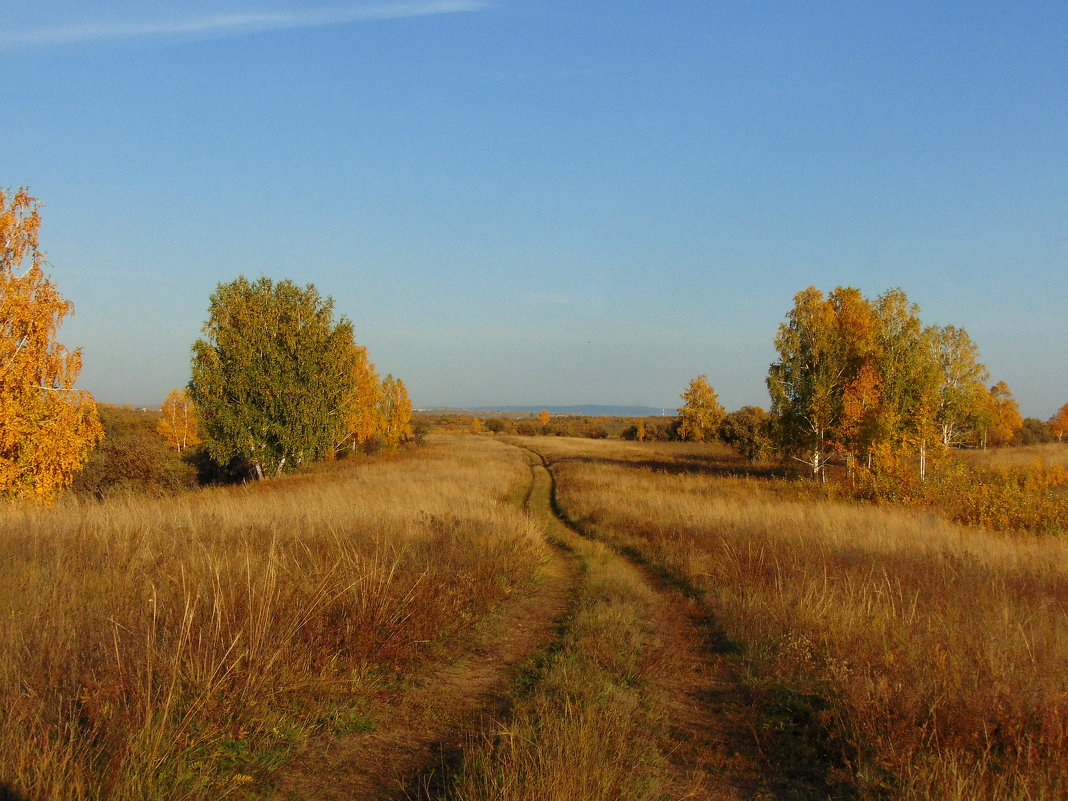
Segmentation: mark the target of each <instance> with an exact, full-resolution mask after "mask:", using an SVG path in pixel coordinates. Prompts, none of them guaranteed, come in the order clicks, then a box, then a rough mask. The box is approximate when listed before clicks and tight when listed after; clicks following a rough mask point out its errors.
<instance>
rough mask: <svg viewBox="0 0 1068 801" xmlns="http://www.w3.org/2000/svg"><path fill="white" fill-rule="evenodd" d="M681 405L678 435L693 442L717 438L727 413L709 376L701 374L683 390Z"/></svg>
mask: <svg viewBox="0 0 1068 801" xmlns="http://www.w3.org/2000/svg"><path fill="white" fill-rule="evenodd" d="M679 397H681V398H682V400H683V404H682V406H681V407H679V417H678V427H677V432H678V437H679V439H681V440H689V441H691V442H709V441H710V440H713V439H715V438H716V434H717V433H718V432H719V426H720V423H722V422H723V417H724V415H725V414H726V412H725V411H724V409H723V407H722V406H721V405H720V403H719V398H718V396H717V395H716V391H715V390H714V389H712V386H711V385H710V384H709V383H708V376H706V375H699V376H697V378H694V379H692V380H691V381H690V383H689V385H688V386H687V387H686V389H685V390H684V391H683V393H682V395H680V396H679Z"/></svg>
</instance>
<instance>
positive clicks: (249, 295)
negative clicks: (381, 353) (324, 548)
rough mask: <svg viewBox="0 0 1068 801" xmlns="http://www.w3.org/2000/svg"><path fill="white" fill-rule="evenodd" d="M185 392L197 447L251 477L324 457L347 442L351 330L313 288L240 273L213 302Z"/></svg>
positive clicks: (352, 348)
mask: <svg viewBox="0 0 1068 801" xmlns="http://www.w3.org/2000/svg"><path fill="white" fill-rule="evenodd" d="M208 314H209V316H208V321H207V323H206V324H205V325H204V329H203V332H204V334H205V338H204V339H201V340H198V341H197V342H196V344H194V346H193V378H192V381H191V382H190V384H189V392H190V396H191V397H192V399H193V402H194V404H195V405H196V408H197V411H198V413H199V415H200V435H201V437H202V439H203V442H204V446H205V447H206V449H207V451H208V453H209V454H210V455H211V457H212V458H213V459H215V460H216V461H217V462H219V463H220V464H223V465H226V464H234V463H235V462H236V463H244V464H246V465H248V466H249V468H250V470H251V472H253V473H254V474H255V475H256V476H257V477H263V476H265V475H278V474H280V473H282V472H284V471H287V470H291V469H294V468H296V467H298V466H299V465H301V464H304V463H306V462H311V461H316V460H319V459H322V458H324V457H325V456H326V455H327V454H328V453H330V452H332V450H333V449H334V448H335V447H336V446H337V445H338V444H339V443H340V442H342V441H343V440H344V438H345V435H346V431H345V426H346V423H347V422H349V420H347V419H346V418H347V417H349V415H347V414H346V412H347V410H348V409H349V407H350V403H351V397H352V381H351V379H352V376H353V375H354V374H355V373H356V372H357V370H358V367H357V365H356V361H357V359H358V356H359V351H358V350H357V348H356V346H355V343H354V342H353V332H352V324H351V323H350V322H349V321H348V320H346V319H344V318H342V319H341V320H340V321H339V322H335V321H334V314H333V301H332V300H331V299H330V298H325V299H324V298H322V297H320V295H319V293H318V292H317V291H316V289H315V287H314V286H312V285H311V284H308V285H307V286H305V287H303V288H301V287H298V286H297V285H295V284H294V283H292V282H291V281H288V280H284V281H279V282H278V283H274V282H272V281H271V279H269V278H266V277H261V278H258V279H257V280H256V281H251V282H250V281H249V280H248V279H246V278H245V277H244V276H241V277H239V278H237V279H236V280H235V281H232V282H230V283H228V284H220V285H219V287H218V289H217V290H216V291H215V293H214V294H213V295H212V296H211V304H210V307H209V310H208Z"/></svg>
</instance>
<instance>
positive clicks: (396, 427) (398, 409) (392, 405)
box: [379, 375, 412, 448]
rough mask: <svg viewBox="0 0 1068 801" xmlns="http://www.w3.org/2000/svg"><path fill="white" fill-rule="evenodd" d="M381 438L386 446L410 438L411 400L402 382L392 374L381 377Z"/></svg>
mask: <svg viewBox="0 0 1068 801" xmlns="http://www.w3.org/2000/svg"><path fill="white" fill-rule="evenodd" d="M379 419H380V421H381V423H380V424H381V433H382V438H383V439H384V440H385V443H386V445H387V446H388V447H391V448H396V447H397V446H399V445H403V444H404V443H406V442H409V441H411V439H412V402H411V401H410V400H409V399H408V389H407V388H406V387H405V386H404V382H403V381H401V380H400V379H399V378H396V379H395V378H394V377H393V376H392V375H387V376H386V377H385V378H384V379H382V394H381V400H380V401H379Z"/></svg>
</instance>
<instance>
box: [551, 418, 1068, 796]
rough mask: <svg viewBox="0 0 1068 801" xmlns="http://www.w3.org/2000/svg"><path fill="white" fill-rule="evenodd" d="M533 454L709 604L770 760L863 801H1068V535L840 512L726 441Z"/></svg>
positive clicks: (839, 505)
mask: <svg viewBox="0 0 1068 801" xmlns="http://www.w3.org/2000/svg"><path fill="white" fill-rule="evenodd" d="M530 442H531V443H532V444H533V446H534V447H536V448H538V449H539V450H541V451H542V452H543V453H545V454H546V455H547V456H548V457H549V458H550V459H551V460H552V461H553V462H554V470H555V472H556V476H557V478H558V482H559V486H558V496H557V499H558V503H559V505H560V507H561V509H562V511H563V512H564V514H565V515H566V516H568V517H569V518H571V519H572V520H573V521H574V522H576V523H577V524H578V525H579V527H580V528H581V529H583V530H585V531H587V532H589V533H591V534H594V535H596V536H598V537H600V538H603V539H604V540H606V541H608V542H610V543H612V544H614V545H616V546H617V547H619V548H621V549H624V550H625V551H628V552H631V553H634V554H635V555H636V556H637V557H638V558H640V559H642V560H645V561H646V562H647V563H649V564H650V565H651V566H652V567H653V568H654V569H660V570H663V571H665V572H666V573H667V574H668V575H669V576H673V577H674V580H676V581H678V582H680V583H681V584H682V585H683V586H685V587H689V588H690V589H691V590H693V591H697V592H700V593H701V594H702V602H703V603H704V604H705V605H706V606H707V609H708V610H709V612H710V613H711V615H712V616H713V618H714V621H715V626H714V628H715V630H716V640H717V643H718V647H719V648H720V649H721V650H722V651H723V652H724V653H727V654H732V656H731V657H730V658H731V659H732V660H734V661H735V664H736V670H737V671H738V674H739V678H740V680H741V681H742V682H743V684H744V686H746V687H747V688H748V691H749V693H750V703H751V705H752V713H753V732H752V734H753V737H754V739H755V740H756V741H757V743H758V744H759V745H760V747H761V748H762V750H763V751H764V753H765V755H766V757H767V759H768V760H769V761H771V762H779V763H784V764H788V765H795V767H796V770H797V771H799V772H802V771H809V772H811V771H817V772H819V773H820V774H821V776H822V777H823V781H824V783H825V785H826V788H827V792H828V793H829V794H840V795H842V796H843V797H850V796H857V795H859V797H862V798H883V797H889V798H901V799H926V798H945V799H960V800H961V801H964V800H965V799H977V798H984V799H987V798H993V799H1010V798H1011V799H1054V798H1063V797H1066V796H1068V542H1066V541H1065V540H1064V539H1063V538H1055V537H1044V538H1043V537H1035V536H1032V535H1026V534H1020V533H1015V534H1014V533H1011V532H999V533H993V532H989V531H984V530H982V529H978V528H962V527H957V526H954V525H952V524H950V523H948V522H945V521H944V520H942V519H940V518H938V517H935V516H934V515H932V514H930V513H927V512H923V511H915V510H911V509H907V508H900V507H892V506H883V507H876V506H873V505H869V504H859V503H855V502H851V503H843V502H834V501H830V500H827V499H824V498H821V497H820V495H819V493H817V492H812V491H811V488H810V487H806V486H805V485H803V484H802V485H798V484H796V483H795V482H794V481H792V480H787V479H782V478H776V477H775V476H774V475H771V476H770V477H769V476H758V477H753V476H744V475H738V474H736V471H740V470H741V469H743V468H745V465H744V463H741V462H739V461H738V460H737V459H736V458H734V457H733V456H732V455H731V454H730V453H729V452H728V451H727V450H726V449H724V448H722V447H721V446H695V445H675V444H669V443H656V444H650V445H643V444H640V443H618V442H592V441H574V440H573V441H564V440H559V439H554V438H539V439H535V440H531V441H530ZM1030 457H1031V455H1030V454H1028V455H1026V456H1024V457H1021V458H1025V459H1026V460H1027V461H1028V462H1029V461H1030ZM1011 458H1012V457H1010V456H1009V454H1008V452H1004V453H1003V454H1001V455H1000V456H999V457H995V460H996V461H1004V460H1005V459H1011ZM756 472H757V473H760V470H759V468H758V469H757V471H756Z"/></svg>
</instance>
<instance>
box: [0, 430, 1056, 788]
mask: <svg viewBox="0 0 1068 801" xmlns="http://www.w3.org/2000/svg"><path fill="white" fill-rule="evenodd" d="M517 445H519V446H520V447H516V446H517ZM524 447H529V448H532V449H534V450H535V451H537V452H538V453H540V454H542V455H544V456H545V457H546V458H547V460H548V462H549V463H550V467H551V470H552V475H553V476H554V477H555V484H554V483H553V482H551V481H550V474H549V473H547V472H545V470H544V469H543V468H542V467H541V466H540V462H539V460H537V459H535V460H534V465H533V468H532V465H531V462H530V461H529V459H530V458H531V454H530V453H528V452H527V451H525V450H524V449H523V448H524ZM1065 450H1068V449H1065ZM1063 454H1064V451H1061V450H1056V449H1054V448H1050V447H1046V448H1044V449H1038V450H1037V451H1033V450H1029V451H1027V452H1021V453H1014V452H1012V451H1004V450H1003V451H997V452H991V453H988V454H973V455H971V456H969V459H970V461H971V462H972V463H973V465H977V466H978V467H980V468H982V469H984V470H1015V469H1017V468H1028V467H1029V466H1030V465H1033V464H1035V461H1036V459H1038V460H1039V461H1041V462H1042V463H1043V465H1044V467H1043V468H1042V469H1043V470H1047V471H1056V470H1060V469H1063V465H1064V461H1065V460H1064V459H1063ZM532 471H533V472H532ZM1053 491H1054V496H1053V497H1057V496H1056V493H1059V492H1061V489H1060V488H1059V485H1057V486H1053ZM524 505H525V506H526V507H527V510H526V511H524V509H523V507H524ZM933 509H934V507H930V506H928V507H920V506H900V505H889V504H885V503H884V504H883V505H876V504H872V503H862V502H858V501H856V500H841V499H837V500H836V499H835V493H833V492H832V493H828V492H827V491H826V489H825V488H821V487H819V486H817V485H814V484H812V483H811V482H807V481H800V482H799V481H796V480H794V479H792V478H789V477H788V476H784V475H783V474H782V472H781V471H780V470H779V469H777V468H775V467H773V466H771V465H759V464H758V465H750V464H747V463H744V462H742V461H740V460H739V459H738V458H737V457H735V456H734V455H733V454H732V453H731V452H729V451H728V450H726V449H725V448H722V447H720V446H706V445H694V444H684V443H638V442H622V441H595V440H578V439H563V438H557V437H534V438H521V439H515V440H511V442H510V444H509V443H508V442H501V441H497V440H495V439H492V438H490V437H485V436H442V437H433V438H431V440H430V442H429V444H428V445H427V446H426V447H424V448H420V449H417V450H414V451H409V452H405V453H402V454H399V455H382V456H379V457H374V458H371V459H358V460H346V461H341V462H336V463H332V464H328V465H325V466H322V467H321V468H320V469H318V470H316V471H315V472H311V473H306V474H302V475H297V476H294V477H290V478H286V479H281V480H277V481H270V482H264V483H260V484H255V485H249V486H244V487H237V488H230V489H216V490H209V491H203V492H198V493H190V494H186V495H180V496H176V497H172V498H165V499H148V498H137V497H134V496H129V497H123V498H114V499H110V500H105V501H103V502H87V501H82V500H78V499H76V498H74V497H71V498H68V499H67V500H66V501H65V502H64V503H61V504H60V505H59V506H57V507H56V508H53V509H50V510H43V511H41V510H36V511H16V510H6V511H4V512H3V514H2V516H0V565H3V570H2V571H0V638H2V639H0V641H2V642H4V643H5V649H4V651H3V652H2V653H0V798H4V797H7V796H5V793H7V794H8V795H10V796H11V797H13V798H19V799H23V798H24V799H28V800H29V801H60V800H61V799H62V800H63V801H67V799H77V800H78V801H82V800H83V799H85V800H88V799H117V800H118V801H134V800H135V799H137V800H138V801H140V800H141V799H160V801H163V800H164V799H166V800H173V801H177V800H178V799H183V800H184V799H216V798H235V799H253V798H259V799H266V798H271V799H276V798H277V799H281V798H287V799H288V798H297V797H309V798H310V797H316V798H319V797H324V798H325V797H327V796H326V795H322V793H318V792H317V791H316V792H312V789H308V788H313V789H314V788H316V787H318V788H319V789H321V790H325V789H326V788H327V787H333V790H331V792H332V793H333V794H328V797H330V798H334V797H337V798H341V797H345V798H358V799H363V798H380V797H382V795H381V794H380V793H379V794H376V793H378V791H376V790H373V789H368V790H363V791H359V792H357V791H352V792H350V790H347V789H344V788H342V789H338V788H339V787H340V785H336V783H335V784H334V785H331V784H330V783H331V782H334V781H335V780H334V778H332V777H333V775H334V774H332V773H330V771H329V770H326V767H327V766H326V765H325V761H326V760H329V759H331V757H330V754H331V753H334V754H335V756H336V755H337V754H340V753H342V752H344V753H345V754H347V757H346V758H351V759H355V760H359V759H361V757H360V755H361V753H364V752H365V751H366V753H367V754H370V755H371V757H370V759H371V761H372V762H373V763H374V764H373V765H371V769H372V770H377V771H378V773H379V774H380V776H379V779H381V778H382V777H387V778H388V777H389V776H391V775H393V774H394V773H395V772H396V771H397V770H399V768H397V767H396V766H398V765H401V764H403V765H406V766H408V767H405V768H404V770H409V771H414V773H411V772H410V773H409V775H408V779H407V784H405V783H403V782H402V783H400V784H398V783H397V780H398V779H403V777H401V776H394V778H392V779H390V781H392V782H393V784H392V786H393V787H394V788H397V787H400V788H401V793H402V795H401V796H398V797H405V798H410V797H419V798H426V799H432V798H448V799H452V800H453V801H461V799H462V800H463V801H481V800H482V799H486V801H488V800H489V799H515V800H516V801H519V800H520V799H524V800H525V799H531V800H532V799H539V800H540V799H551V798H559V799H561V801H563V799H568V801H570V799H576V800H578V801H584V800H586V799H589V800H591V801H592V800H593V799H604V801H609V799H616V798H627V799H630V798H634V799H649V801H653V799H673V798H683V797H685V798H707V799H739V798H760V799H768V800H769V801H770V799H778V800H779V801H793V800H794V799H797V800H800V799H825V798H835V799H873V800H874V799H895V800H896V799H916V800H917V801H918V800H919V799H929V798H930V799H946V800H947V801H971V800H972V799H998V800H999V801H1000V800H1002V799H1004V800H1005V801H1008V800H1009V799H1013V800H1014V801H1038V800H1039V799H1042V800H1043V801H1052V799H1059V798H1064V797H1068V542H1066V541H1065V540H1064V539H1063V538H1059V537H1039V536H1034V535H1032V534H1025V533H1021V532H991V531H987V530H983V529H980V528H976V527H961V526H957V525H954V524H952V523H950V522H947V520H946V519H945V518H943V517H939V516H936V514H934V512H933ZM554 510H555V511H558V512H559V513H560V514H561V515H562V517H563V518H564V519H565V520H567V521H570V522H572V523H573V524H574V526H575V528H576V529H577V531H578V532H580V533H584V534H587V535H589V537H592V538H593V540H594V541H590V540H589V539H584V538H582V537H581V536H579V535H578V534H577V533H576V531H575V530H572V529H570V528H568V526H566V525H564V524H563V523H561V522H560V521H559V520H557V519H555V517H554ZM550 542H553V543H555V544H556V548H555V549H554V548H553V547H551V546H550V544H549V543H550ZM567 565H571V566H570V567H568V566H567ZM550 575H552V576H554V578H552V579H551V581H552V582H555V585H554V586H555V587H556V589H555V590H554V592H555V593H556V598H557V600H556V601H553V602H552V603H553V604H556V607H555V608H558V609H562V608H564V606H566V608H567V610H569V611H567V614H566V616H565V617H564V618H562V619H561V620H560V621H559V623H558V626H557V628H556V632H555V635H552V636H550V635H548V634H544V635H543V634H535V633H534V632H533V631H532V630H531V626H532V625H533V624H532V622H531V621H533V618H532V617H529V612H528V613H525V614H528V617H525V618H524V617H517V616H516V615H519V614H520V613H519V612H517V611H516V610H518V609H519V608H520V607H522V606H523V604H528V605H529V603H530V602H535V601H537V599H539V598H542V599H543V600H542V601H541V603H542V604H543V605H544V603H545V599H544V598H543V596H544V591H545V587H546V586H547V585H546V581H547V576H550ZM672 587H675V588H677V589H678V590H679V591H681V593H682V594H685V595H688V596H690V598H691V599H692V600H690V601H686V600H685V599H684V598H682V597H681V596H680V595H679V593H678V592H676V591H675V590H673V589H672ZM568 593H570V594H568ZM565 596H566V597H567V599H569V600H565ZM519 598H523V599H525V600H524V601H523V602H522V603H521V604H518V605H517V604H516V603H513V602H515V601H516V600H517V599H519ZM509 610H511V611H509ZM553 614H554V615H555V614H558V613H553ZM543 617H544V614H543ZM548 620H549V619H548V618H547V619H546V620H545V621H543V623H542V624H540V625H543V626H545V625H548V623H547V621H548ZM521 621H522V624H521ZM509 626H512V627H513V628H516V631H515V632H512V633H508V627H509ZM519 629H525V630H526V631H525V633H524V632H520V631H519ZM502 630H503V631H504V632H505V633H503V634H502ZM490 636H492V637H495V638H498V640H496V641H495V642H497V644H498V645H499V644H500V641H504V640H509V641H511V640H513V639H514V638H515V637H516V636H518V637H519V638H520V639H522V640H523V641H524V643H525V645H524V646H523V647H527V648H529V647H536V648H540V650H538V651H536V653H535V655H534V657H533V658H532V659H530V661H528V662H527V663H526V666H525V667H524V668H523V669H521V670H519V671H518V672H516V673H513V674H510V675H511V676H512V678H511V684H510V685H507V686H506V687H503V689H500V688H499V689H497V690H494V691H493V692H495V693H502V692H503V693H504V694H505V696H506V697H504V698H500V697H497V700H495V701H492V702H490V701H487V700H485V699H484V698H483V696H479V697H472V698H470V699H468V703H470V704H474V706H475V708H478V707H479V705H481V707H482V709H483V712H482V714H483V719H482V722H481V723H478V724H477V725H476V724H472V727H471V728H470V729H469V730H466V731H467V733H466V735H465V734H464V732H463V731H460V732H452V734H450V735H449V736H450V737H459V738H461V739H462V740H463V742H465V743H466V746H465V747H464V748H463V749H462V753H460V754H458V755H457V756H456V757H455V759H453V758H451V757H450V760H451V761H449V762H448V763H446V762H444V761H442V759H443V757H433V758H429V759H428V757H427V756H426V755H429V754H430V752H429V751H425V750H424V751H420V752H419V753H422V754H424V756H423V757H418V759H423V763H422V764H420V763H418V762H417V761H416V762H413V761H412V760H413V758H416V757H417V755H415V752H414V751H413V752H411V753H410V754H409V755H408V756H407V757H405V759H406V760H407V761H404V760H401V759H400V758H399V755H398V757H397V759H396V760H394V759H392V757H393V756H394V753H395V752H392V751H390V750H389V749H390V748H391V747H394V746H392V745H391V743H394V739H392V738H394V737H395V736H399V735H398V732H403V726H404V721H400V720H399V718H400V717H403V716H404V715H405V714H408V712H405V710H409V711H411V710H412V709H414V707H413V706H412V705H413V704H415V705H416V706H420V705H423V704H430V706H427V708H426V709H425V710H422V711H421V712H419V714H417V715H414V716H413V718H412V721H415V723H412V722H411V721H409V728H410V727H411V726H412V725H418V726H423V725H425V724H428V723H429V722H430V721H431V719H432V718H433V717H434V715H436V714H438V713H436V712H434V708H433V698H434V697H435V694H436V693H437V694H442V693H438V692H437V691H436V690H435V685H434V684H433V682H434V681H443V680H444V681H449V682H452V684H453V687H452V689H451V690H450V692H457V691H458V689H457V688H458V687H460V686H467V685H463V683H462V682H461V683H459V684H458V683H457V682H459V680H460V678H461V677H460V675H459V674H460V673H462V672H463V671H465V670H469V669H470V666H473V665H474V666H478V665H482V667H475V668H473V669H474V670H475V671H476V672H480V673H481V674H484V675H482V678H481V679H480V681H481V685H480V686H483V687H489V685H490V684H491V683H494V682H499V678H497V677H495V676H493V675H489V674H486V668H485V667H484V665H485V659H484V657H483V656H480V654H485V653H486V650H487V649H486V648H485V644H486V643H487V642H488V640H487V637H490ZM542 637H547V639H539V638H542ZM480 643H482V644H481V645H480ZM538 643H540V645H538ZM509 647H511V646H509ZM516 647H518V646H516ZM512 650H513V651H514V650H515V647H512ZM472 660H473V661H472ZM480 660H481V661H480ZM465 666H466V667H465ZM434 677H437V678H434ZM442 677H447V678H445V679H442ZM468 678H470V677H468ZM505 678H507V677H506V676H505ZM428 682H429V683H428ZM417 687H418V688H419V689H418V690H417V689H416V688H417ZM470 692H474V691H470ZM478 692H479V693H482V692H485V690H479V691H478ZM509 695H510V698H508V697H507V696H509ZM495 697H496V696H495ZM487 698H488V696H487ZM405 699H407V700H405ZM456 700H458V699H456ZM448 703H452V701H448ZM388 715H392V716H393V718H397V720H391V721H386V720H385V718H384V717H383V716H388ZM420 715H421V717H420ZM486 716H488V717H486ZM457 720H458V721H459V720H460V719H459V718H457ZM464 720H466V718H465V719H464ZM387 724H388V725H387ZM448 725H452V724H451V723H450V724H448ZM464 725H467V724H466V723H465V724H464ZM376 730H381V731H382V732H383V735H382V737H380V738H379V740H375V741H374V743H372V741H373V740H374V737H375V735H374V734H373V733H372V732H374V731H376ZM387 732H388V736H387V734H386V733H387ZM409 734H411V733H409ZM434 736H436V735H434ZM361 737H366V738H368V739H360V738H361ZM313 744H314V747H312V746H313ZM338 749H341V750H338ZM368 749H370V750H368ZM409 750H410V749H409ZM295 755H298V756H296V757H295ZM319 759H322V760H324V765H323V770H322V771H320V769H319V767H318V765H317V761H316V760H319ZM435 760H437V761H435ZM335 761H336V759H335ZM364 761H367V760H364ZM339 764H340V763H339ZM391 764H392V765H393V766H394V767H392V768H391ZM366 767H367V766H364V767H363V768H361V769H366ZM343 769H344V768H343V766H339V765H333V766H330V770H332V771H335V772H336V771H337V770H343ZM287 771H288V773H287ZM391 771H392V773H391ZM285 775H288V776H289V777H290V778H289V780H288V781H289V784H284V783H283V784H281V785H280V784H278V783H277V782H276V781H275V779H276V778H277V777H281V776H285ZM420 777H422V778H420ZM298 779H299V781H298ZM294 782H297V783H296V784H294ZM357 786H366V787H368V788H373V787H376V786H377V787H381V786H382V785H381V784H379V785H375V784H374V783H373V782H371V783H368V784H366V785H358V783H357V782H353V783H352V784H351V786H350V788H356V787H357ZM287 787H290V788H292V787H301V788H304V789H303V790H300V791H299V793H304V794H303V795H300V794H299V793H298V795H294V794H293V792H296V791H293V792H291V791H290V790H287V789H286V788H287ZM403 788H408V789H403ZM308 792H311V793H312V794H311V795H308V794H307V793H308ZM391 792H392V791H391ZM339 793H344V795H342V794H339ZM404 793H407V795H404ZM390 797H393V796H392V795H391V796H390Z"/></svg>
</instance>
